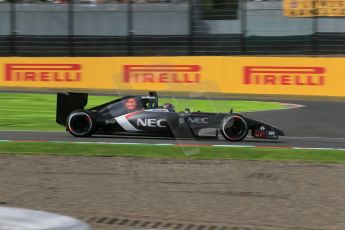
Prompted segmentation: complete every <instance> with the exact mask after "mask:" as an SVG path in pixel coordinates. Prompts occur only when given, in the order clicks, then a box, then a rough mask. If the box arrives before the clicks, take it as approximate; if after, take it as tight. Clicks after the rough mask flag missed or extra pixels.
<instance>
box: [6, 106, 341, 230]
mask: <svg viewBox="0 0 345 230" xmlns="http://www.w3.org/2000/svg"><path fill="white" fill-rule="evenodd" d="M289 102H290V103H297V104H302V105H305V106H306V107H304V108H299V109H291V110H282V111H271V112H257V113H248V114H247V115H248V116H250V117H253V118H256V119H259V120H262V121H266V122H269V123H271V124H272V125H275V126H277V127H279V128H281V129H283V130H284V131H285V132H286V133H287V135H288V136H287V137H286V138H282V139H281V140H280V141H279V142H275V141H268V142H263V141H257V140H252V139H248V140H245V141H244V142H241V143H240V144H245V145H246V144H247V145H253V144H255V145H267V146H272V145H279V146H284V145H294V146H295V145H303V146H306V147H317V146H320V147H339V148H344V147H345V142H344V137H345V129H344V128H345V127H344V123H343V119H344V117H345V106H344V105H345V103H343V102H336V101H333V102H325V101H323V102H312V101H289ZM0 139H6V140H7V139H13V140H59V141H81V140H82V141H88V142H89V141H93V142H95V141H96V142H114V141H118V142H137V143H138V142H139V143H147V142H152V143H153V142H154V143H157V142H162V143H176V140H172V139H145V138H137V139H128V138H120V137H116V138H114V137H95V138H87V139H81V140H80V139H75V138H73V137H70V136H69V134H67V133H64V132H57V133H46V132H33V133H32V132H1V133H0ZM181 142H185V143H212V144H215V143H217V144H231V143H228V142H225V141H216V142H213V141H209V140H196V141H193V140H179V141H177V143H181ZM114 149H115V148H114ZM343 178H345V164H321V163H302V162H300V163H298V162H274V161H271V162H270V161H267V162H265V161H242V160H177V159H146V158H120V157H116V158H109V157H64V156H20V155H17V156H16V155H14V156H13V155H0V184H1V186H0V205H4V206H14V207H23V208H29V209H39V210H44V211H50V212H57V213H61V214H65V215H70V216H73V217H76V218H79V219H81V220H84V221H86V222H88V223H89V224H90V225H91V226H92V227H93V229H94V230H114V229H120V230H122V229H124V230H125V229H169V230H170V229H171V230H173V229H178V230H343V229H345V206H344V202H345V196H344V194H345V180H344V179H343Z"/></svg>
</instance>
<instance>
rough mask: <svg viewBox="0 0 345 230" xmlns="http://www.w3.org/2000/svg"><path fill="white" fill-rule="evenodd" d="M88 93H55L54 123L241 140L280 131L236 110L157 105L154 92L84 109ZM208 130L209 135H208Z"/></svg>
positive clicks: (76, 129)
mask: <svg viewBox="0 0 345 230" xmlns="http://www.w3.org/2000/svg"><path fill="white" fill-rule="evenodd" d="M87 99H88V95H87V94H83V93H66V94H64V93H59V94H58V96H57V111H56V121H57V123H59V124H61V125H64V126H66V129H67V131H68V132H69V133H70V134H72V135H73V136H76V137H87V136H91V135H93V134H102V135H104V134H111V135H136V136H138V135H144V136H156V137H174V138H201V137H203V133H205V132H203V130H205V129H207V130H208V132H206V133H207V135H206V136H207V137H208V138H209V137H214V138H217V139H218V136H219V134H221V135H222V136H223V137H224V138H225V139H226V140H228V141H241V140H243V139H244V138H245V137H246V136H247V134H248V132H249V131H250V132H251V135H252V136H253V137H254V138H264V139H278V136H283V135H284V132H283V131H281V130H279V129H277V128H275V127H273V126H271V125H268V124H265V123H263V122H260V121H256V120H253V119H250V118H247V117H244V116H242V115H240V114H237V113H233V111H232V110H231V111H230V112H229V113H205V112H190V110H189V109H186V110H185V111H183V112H175V111H174V107H173V105H172V104H170V103H166V104H164V105H162V106H159V105H158V96H157V94H156V92H150V94H149V95H148V96H125V97H122V98H119V99H116V100H113V101H110V102H108V103H105V104H103V105H99V106H96V107H94V108H91V109H84V107H85V106H86V104H87ZM210 133H211V136H210Z"/></svg>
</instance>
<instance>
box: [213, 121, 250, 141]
mask: <svg viewBox="0 0 345 230" xmlns="http://www.w3.org/2000/svg"><path fill="white" fill-rule="evenodd" d="M220 133H221V134H222V136H223V137H224V138H225V139H226V140H228V141H242V140H243V139H244V138H245V137H246V136H247V134H248V125H247V122H246V121H245V120H244V118H243V117H241V116H240V115H230V116H227V117H225V118H224V119H223V121H222V123H221V125H220Z"/></svg>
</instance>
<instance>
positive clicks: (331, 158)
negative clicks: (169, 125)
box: [0, 142, 345, 162]
mask: <svg viewBox="0 0 345 230" xmlns="http://www.w3.org/2000/svg"><path fill="white" fill-rule="evenodd" d="M0 154H30V155H47V154H48V155H61V156H104V157H159V158H180V159H242V160H275V161H276V160H277V161H312V162H345V151H341V150H297V149H272V148H259V149H257V148H240V147H231V148H230V147H207V146H200V147H199V146H198V147H179V146H153V145H125V144H115V145H114V144H79V143H31V142H30V143H26V142H0Z"/></svg>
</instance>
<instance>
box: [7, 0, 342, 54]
mask: <svg viewBox="0 0 345 230" xmlns="http://www.w3.org/2000/svg"><path fill="white" fill-rule="evenodd" d="M0 2H1V3H0V56H187V55H188V56H189V55H195V56H201V55H202V56H203V55H210V56H218V55H223V56H224V55H330V54H331V55H342V54H345V18H343V17H331V16H329V17H317V16H315V15H309V16H303V17H301V16H300V17H291V16H287V15H286V12H284V9H283V6H284V5H283V2H282V1H274V0H273V1H272V0H270V1H253V0H118V1H117V0H70V1H65V0H48V1H38V0H18V1H15V0H11V1H10V2H7V1H6V0H0Z"/></svg>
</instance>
